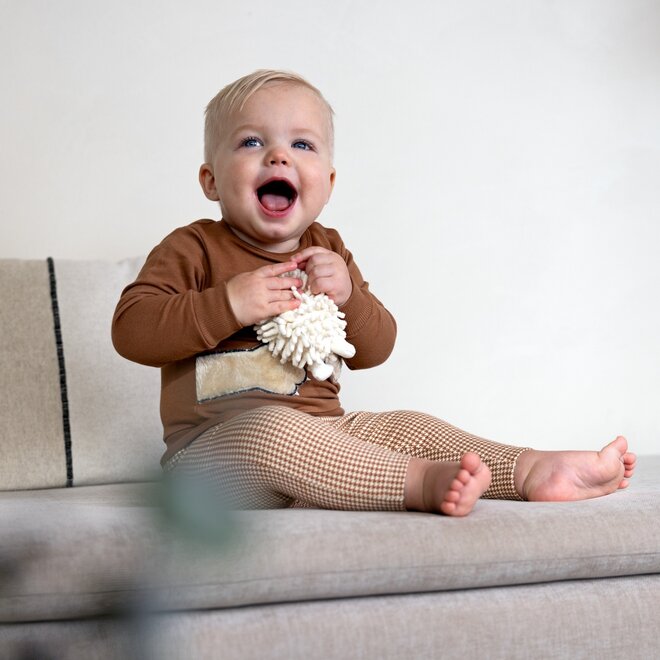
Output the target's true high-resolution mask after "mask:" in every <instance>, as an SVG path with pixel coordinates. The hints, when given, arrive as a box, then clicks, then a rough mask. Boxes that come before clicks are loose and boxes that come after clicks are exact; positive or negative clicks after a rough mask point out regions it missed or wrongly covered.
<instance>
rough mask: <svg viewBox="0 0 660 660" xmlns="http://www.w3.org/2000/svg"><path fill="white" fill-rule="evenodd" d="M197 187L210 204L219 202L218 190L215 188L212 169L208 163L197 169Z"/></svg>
mask: <svg viewBox="0 0 660 660" xmlns="http://www.w3.org/2000/svg"><path fill="white" fill-rule="evenodd" d="M199 185H200V186H202V190H203V191H204V194H205V195H206V197H207V198H208V199H210V200H211V201H212V202H219V201H220V197H219V196H218V190H217V188H216V186H215V175H214V174H213V167H212V166H211V165H210V164H209V163H203V164H202V166H201V167H200V168H199Z"/></svg>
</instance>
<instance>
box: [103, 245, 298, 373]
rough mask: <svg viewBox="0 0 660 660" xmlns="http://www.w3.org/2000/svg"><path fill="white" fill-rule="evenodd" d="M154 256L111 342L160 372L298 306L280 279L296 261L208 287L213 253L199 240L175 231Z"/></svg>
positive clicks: (127, 298) (287, 282) (120, 310)
mask: <svg viewBox="0 0 660 660" xmlns="http://www.w3.org/2000/svg"><path fill="white" fill-rule="evenodd" d="M175 234H176V236H175V239H174V240H171V239H169V237H168V239H165V240H164V241H163V242H162V243H161V244H160V245H159V246H157V247H156V248H154V250H152V252H151V254H150V255H149V256H148V257H147V260H146V262H145V264H144V266H143V267H142V270H141V271H140V274H139V275H138V277H137V279H136V281H135V282H133V284H130V285H129V286H127V287H126V288H125V289H124V291H123V293H122V295H121V298H120V300H119V303H118V304H117V308H116V310H115V314H114V318H113V322H112V341H113V343H114V345H115V348H116V349H117V351H118V352H119V353H120V354H121V355H123V356H124V357H125V358H127V359H129V360H133V361H134V362H139V363H140V364H146V365H149V366H154V367H161V366H163V365H165V364H168V363H170V362H176V361H178V360H182V359H185V358H188V357H192V356H193V355H196V354H198V353H201V352H204V351H208V350H212V349H214V348H215V347H216V346H217V345H218V344H219V343H220V342H221V341H222V340H224V339H226V338H228V337H230V336H231V335H233V334H234V333H236V332H238V331H239V330H240V329H241V328H242V327H244V326H245V325H251V324H252V323H255V322H256V321H260V320H262V319H263V318H267V317H269V316H273V315H277V314H280V313H281V312H283V311H286V310H287V309H293V308H294V307H296V306H298V305H299V304H300V303H299V302H298V301H297V300H295V299H294V298H293V295H292V293H291V290H290V288H291V286H300V284H301V282H300V280H298V279H296V278H281V277H278V275H279V274H281V273H285V272H287V271H289V270H293V269H294V268H295V264H292V263H288V264H275V265H269V266H265V267H263V268H259V269H257V270H256V271H253V272H251V273H241V274H238V275H236V276H234V277H233V278H229V279H228V280H227V281H223V282H220V283H219V284H218V283H216V284H215V286H210V284H211V283H210V282H209V281H208V270H209V269H208V263H207V261H208V260H207V255H206V253H205V251H204V249H203V246H201V245H200V243H199V241H197V240H196V239H195V237H194V236H191V235H189V234H186V233H185V232H175Z"/></svg>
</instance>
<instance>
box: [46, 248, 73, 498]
mask: <svg viewBox="0 0 660 660" xmlns="http://www.w3.org/2000/svg"><path fill="white" fill-rule="evenodd" d="M48 275H49V278H50V302H51V305H52V308H53V323H54V326H55V345H56V347H57V360H58V363H59V369H60V396H61V398H62V428H63V430H64V452H65V455H66V485H67V488H69V487H71V486H73V459H72V456H71V424H70V422H69V397H68V395H67V389H66V366H65V364H64V345H63V344H62V328H61V326H60V308H59V305H58V303H57V281H56V280H55V263H54V262H53V259H52V257H48Z"/></svg>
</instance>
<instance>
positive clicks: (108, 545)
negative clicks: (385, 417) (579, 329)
mask: <svg viewBox="0 0 660 660" xmlns="http://www.w3.org/2000/svg"><path fill="white" fill-rule="evenodd" d="M158 487H159V486H158V484H155V483H150V484H116V485H108V486H87V487H77V488H69V489H53V490H42V491H22V492H21V491H16V492H5V493H0V529H2V534H1V535H0V562H2V564H1V566H2V568H1V569H0V570H3V572H4V573H5V578H6V579H4V581H2V582H1V584H2V587H0V622H11V621H28V620H29V621H39V620H47V619H67V618H77V617H83V616H90V615H94V614H101V613H107V612H109V611H114V610H116V609H118V608H122V607H135V606H136V603H138V604H139V605H142V606H147V607H152V608H154V609H156V610H171V611H173V610H190V609H202V608H228V607H233V606H242V605H251V604H265V603H277V602H283V601H305V600H317V599H326V598H343V597H353V596H375V595H383V594H409V593H418V592H436V591H446V590H453V589H471V588H481V587H496V586H507V585H514V584H529V583H541V582H550V581H562V580H577V579H589V578H607V577H612V576H626V575H641V574H651V573H660V456H657V457H650V456H649V457H641V458H640V459H639V464H638V472H637V474H636V477H635V479H634V480H633V482H632V485H631V486H630V487H629V488H628V489H627V490H624V491H620V492H618V493H616V494H614V495H612V496H609V497H604V498H598V499H593V500H587V501H583V502H572V503H529V502H505V501H492V500H482V501H480V502H479V503H478V505H477V507H476V508H475V510H474V512H473V513H472V514H471V515H470V516H468V517H466V518H462V519H453V518H448V517H444V516H436V515H431V514H423V513H400V512H345V511H323V510H316V509H287V510H271V511H241V512H235V514H234V522H235V527H234V532H233V536H232V537H231V538H230V539H229V541H225V542H224V543H219V544H218V545H211V544H207V545H204V544H203V543H202V542H194V541H193V540H191V539H190V538H187V537H185V536H182V535H180V534H178V533H177V528H176V527H171V526H168V525H167V524H166V523H167V518H165V517H163V516H162V515H161V514H160V512H159V509H158V508H157V507H156V506H155V505H154V501H153V499H152V498H153V496H154V494H155V493H156V492H157V488H158ZM7 576H8V579H7Z"/></svg>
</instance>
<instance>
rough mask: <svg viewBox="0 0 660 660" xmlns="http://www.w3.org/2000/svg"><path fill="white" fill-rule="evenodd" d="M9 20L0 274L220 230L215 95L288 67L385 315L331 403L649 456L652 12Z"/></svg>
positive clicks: (654, 394)
mask: <svg viewBox="0 0 660 660" xmlns="http://www.w3.org/2000/svg"><path fill="white" fill-rule="evenodd" d="M0 8H1V17H2V18H1V20H0V85H1V87H0V88H1V89H2V90H3V102H2V103H1V104H0V186H1V188H0V193H1V194H0V218H1V224H0V257H20V258H43V257H45V256H47V255H52V256H55V257H66V258H83V257H91V258H107V259H118V258H121V257H124V256H129V255H136V254H143V253H145V252H146V251H147V250H148V249H149V248H150V247H151V246H153V245H154V244H155V243H157V242H158V241H159V240H160V239H161V238H162V237H163V236H164V235H165V234H166V233H168V232H169V231H170V230H171V229H173V228H174V227H176V226H179V225H182V224H186V223H188V222H190V221H192V220H194V219H197V218H199V217H217V210H216V208H215V207H214V206H213V205H212V204H211V203H209V202H208V201H206V200H205V198H204V197H203V196H202V194H201V191H200V190H199V189H198V184H197V169H198V166H199V164H200V161H201V151H202V137H201V135H202V115H203V108H204V106H205V104H206V102H207V101H208V100H209V99H210V98H211V97H212V96H213V95H214V94H215V93H216V91H217V90H218V89H219V88H220V87H221V86H223V85H224V84H226V83H227V82H229V81H230V80H233V79H234V78H236V77H237V76H239V75H242V74H244V73H247V72H249V71H251V70H253V69H255V68H259V67H274V68H288V69H293V70H295V71H298V72H300V73H302V74H303V75H305V76H307V77H308V78H309V79H310V80H311V81H312V82H314V83H315V84H317V85H318V86H319V87H320V88H321V89H322V90H323V91H324V92H325V93H326V95H327V97H328V98H329V100H330V102H331V103H332V104H333V105H334V107H335V110H336V113H337V118H336V123H337V148H336V165H337V169H338V179H337V186H336V189H335V195H334V198H333V200H332V202H331V204H330V205H329V206H328V208H327V209H326V211H325V212H324V215H323V216H322V218H321V219H322V221H323V222H324V223H325V224H328V225H330V226H336V227H337V228H338V229H340V231H341V232H342V235H343V236H344V238H345V240H346V242H347V243H348V244H349V246H350V247H351V249H352V250H353V251H354V253H355V254H356V256H357V260H358V263H359V264H360V266H361V268H362V270H363V272H364V273H365V275H366V276H367V279H369V280H370V282H371V283H372V287H373V289H374V291H375V292H376V293H377V295H379V297H381V298H382V299H383V300H384V301H385V302H386V303H387V304H388V306H389V307H390V308H391V309H392V310H393V311H394V312H395V313H396V315H397V318H398V321H399V331H400V332H399V341H398V345H397V348H396V351H395V353H394V355H393V356H392V358H391V359H390V360H389V362H388V363H387V364H386V365H384V366H382V367H380V368H378V369H374V370H371V371H369V372H365V373H359V374H346V375H345V377H344V378H345V380H344V385H345V389H344V402H345V404H346V407H347V408H350V409H355V408H370V409H387V408H393V407H410V408H416V409H422V410H426V411H429V412H432V413H434V414H437V415H439V416H441V417H444V418H445V419H447V420H449V421H451V422H453V423H455V424H457V425H459V426H462V427H464V428H466V429H468V430H471V431H473V432H475V433H479V434H482V435H485V436H487V437H491V438H493V439H497V440H501V441H511V442H515V443H524V444H532V445H534V446H536V447H539V448H561V447H576V448H577V447H596V446H597V445H600V444H601V443H604V442H605V441H607V440H609V439H610V438H612V437H614V435H616V434H618V433H622V434H625V435H627V436H628V437H629V438H630V440H631V443H632V444H633V447H634V449H636V450H637V451H639V452H640V453H650V452H658V451H660V414H659V412H658V408H659V403H660V346H659V342H660V305H659V304H658V297H659V296H658V293H659V289H660V265H659V259H658V252H659V248H660V222H659V221H660V123H659V118H660V3H658V2H657V1H653V0H556V1H554V2H550V1H549V0H548V1H541V0H516V1H503V0H501V1H494V0H471V1H465V2H446V1H441V2H437V1H432V0H428V1H414V0H413V1H411V2H406V3H403V2H393V1H391V0H390V1H381V2H378V3H375V2H367V1H366V0H364V1H362V2H360V1H353V0H352V1H349V0H335V1H334V2H333V3H327V2H323V3H321V2H310V1H309V0H281V1H280V2H277V3H274V2H271V1H266V0H251V1H250V2H246V3H238V2H236V1H235V0H188V1H187V2H165V1H163V0H133V1H131V2H119V3H108V2H100V1H90V0H59V1H58V2H49V1H47V0H43V1H38V0H13V1H12V0H2V1H0ZM411 235H412V236H414V238H415V240H414V242H412V241H411V240H410V238H409V237H410V236H411Z"/></svg>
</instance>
